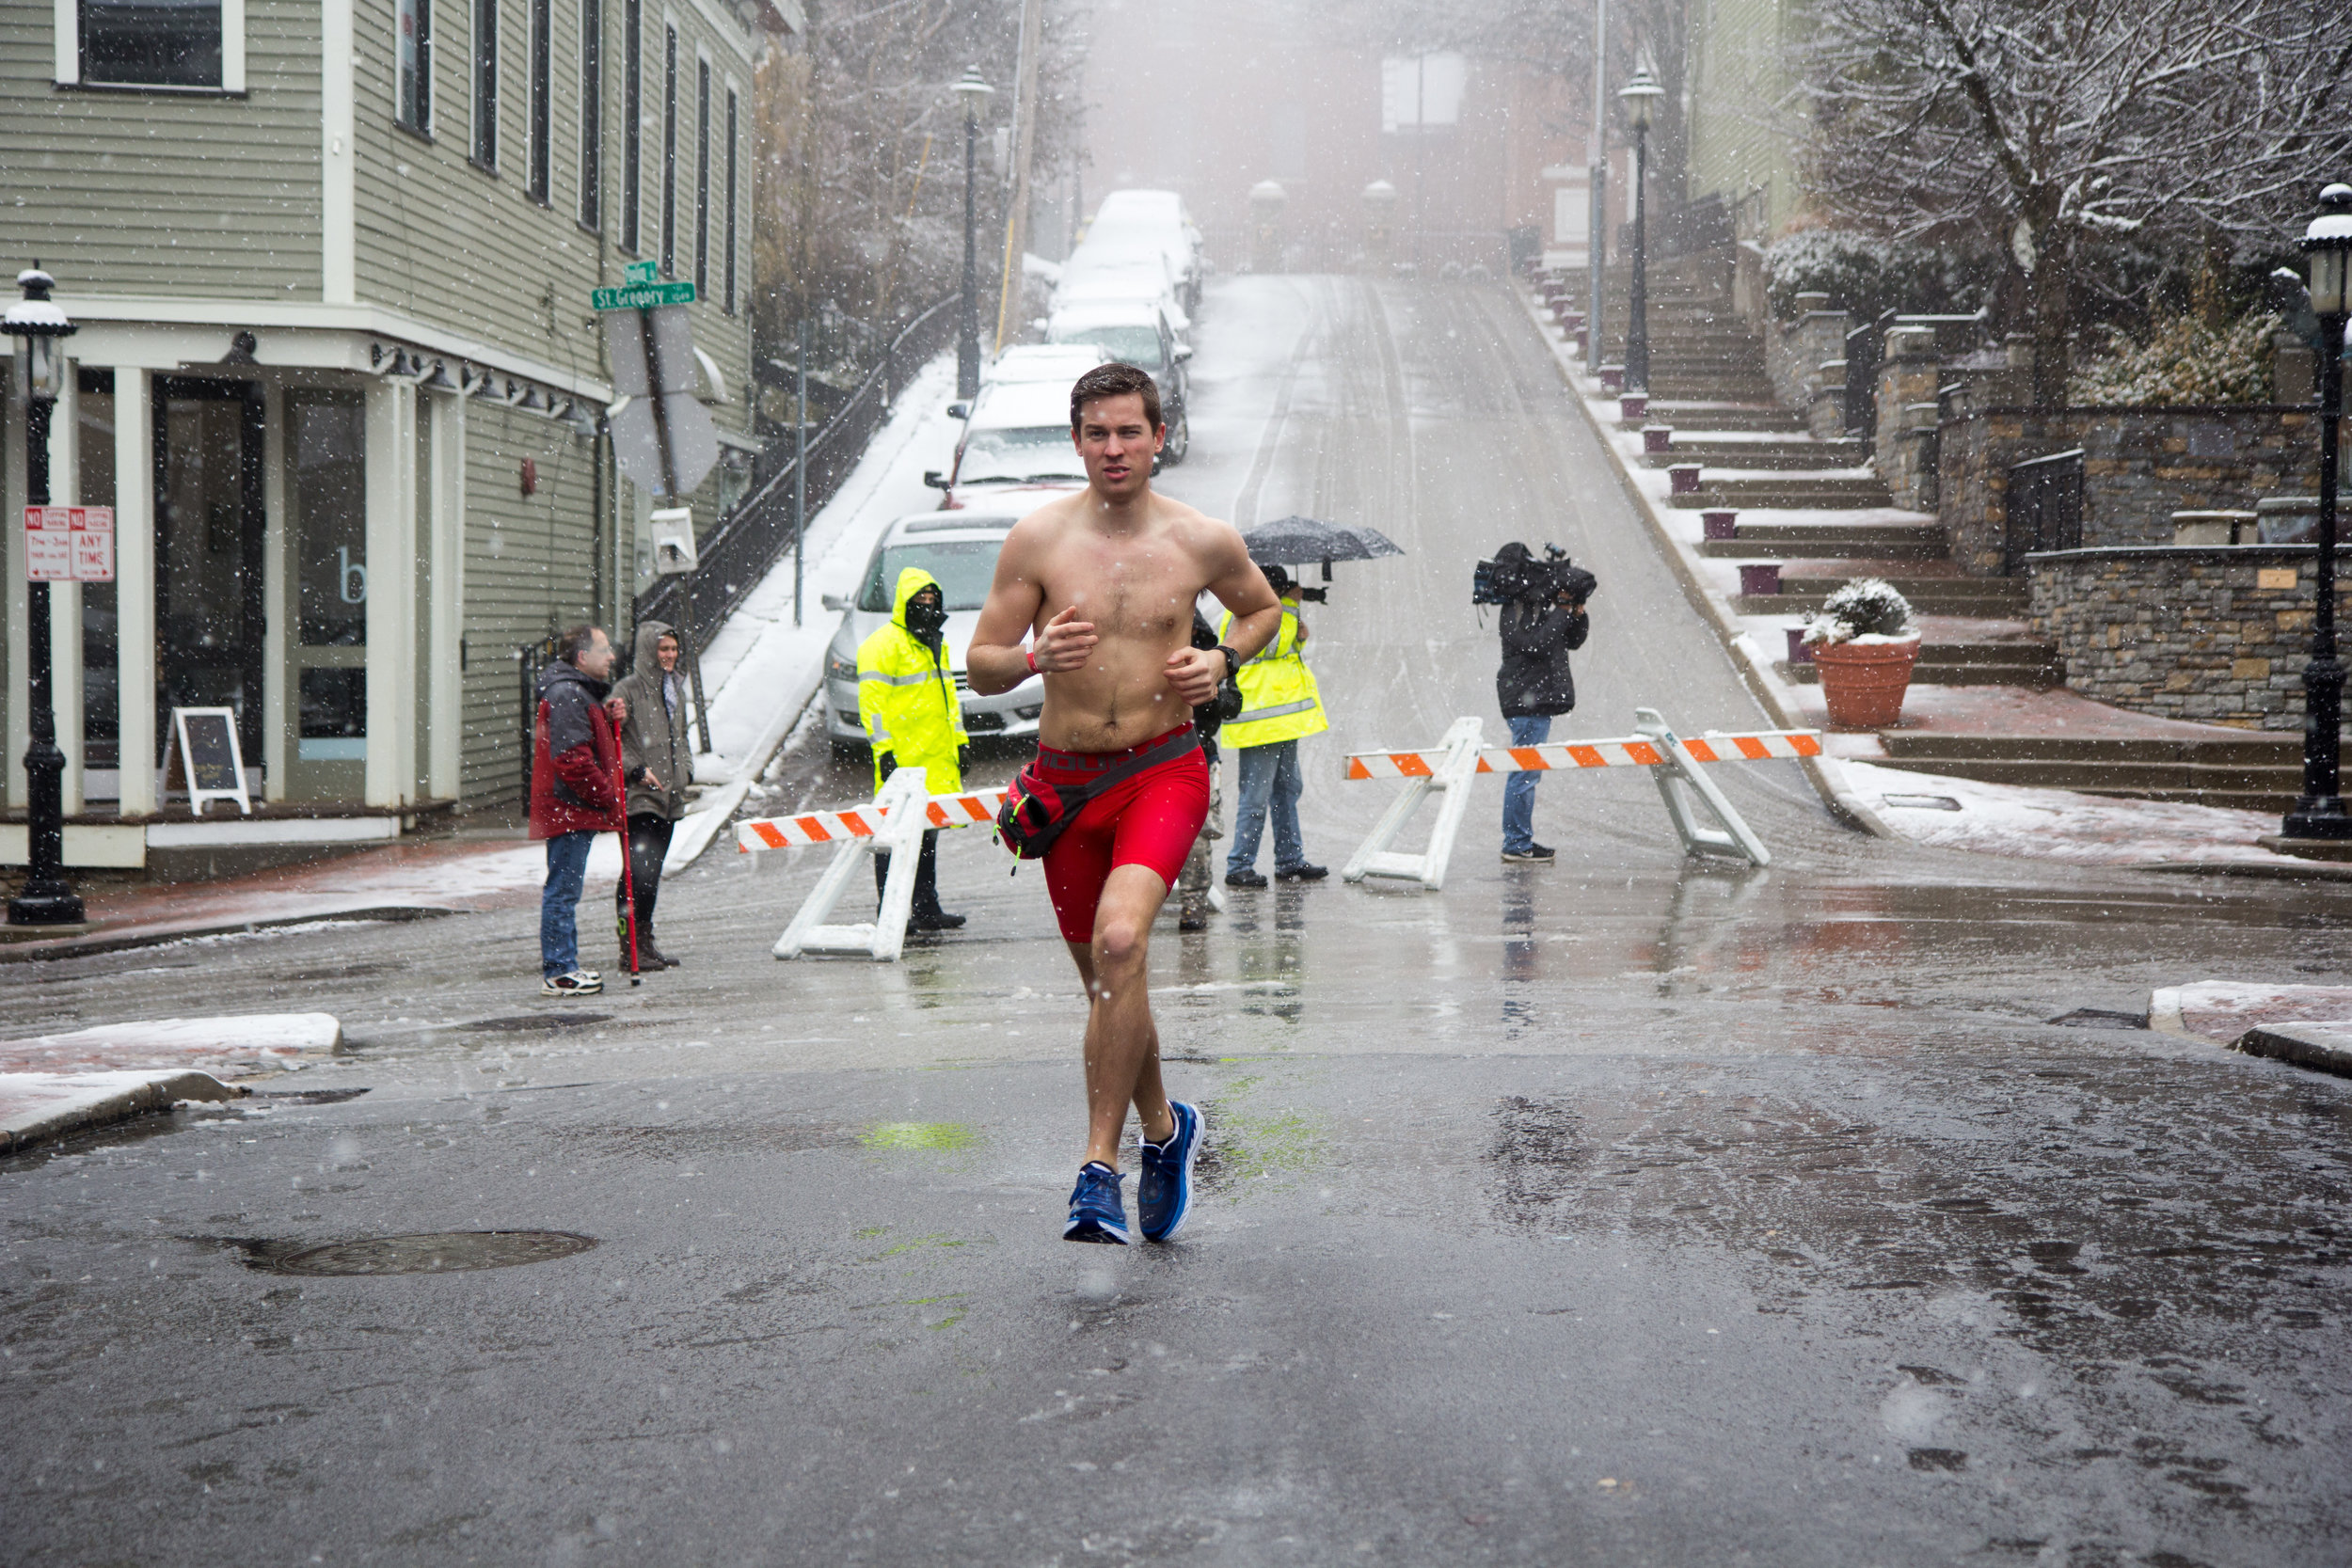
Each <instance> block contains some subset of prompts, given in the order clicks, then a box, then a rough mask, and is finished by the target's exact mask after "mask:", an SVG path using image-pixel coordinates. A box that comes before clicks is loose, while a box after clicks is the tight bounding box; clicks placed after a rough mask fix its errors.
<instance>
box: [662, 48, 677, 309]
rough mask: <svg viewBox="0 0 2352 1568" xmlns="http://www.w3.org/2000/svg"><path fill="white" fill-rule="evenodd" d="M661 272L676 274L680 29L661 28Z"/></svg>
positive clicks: (671, 275)
mask: <svg viewBox="0 0 2352 1568" xmlns="http://www.w3.org/2000/svg"><path fill="white" fill-rule="evenodd" d="M662 35H663V39H664V42H663V45H662V56H661V272H662V276H664V277H676V276H677V29H676V28H675V27H664V28H663V29H662Z"/></svg>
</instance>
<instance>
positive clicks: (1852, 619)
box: [1804, 578, 1919, 730]
mask: <svg viewBox="0 0 2352 1568" xmlns="http://www.w3.org/2000/svg"><path fill="white" fill-rule="evenodd" d="M1804 642H1805V646H1806V647H1808V648H1810V649H1812V650H1813V662H1814V663H1815V664H1816V665H1817V666H1819V667H1820V672H1821V697H1822V700H1823V701H1824V702H1825V703H1826V704H1827V705H1828V706H1829V721H1830V724H1831V726H1832V727H1833V728H1835V729H1841V730H1875V729H1879V728H1882V727H1883V726H1885V725H1888V724H1892V723H1894V722H1895V721H1897V720H1899V719H1900V718H1901V717H1902V713H1903V693H1904V692H1905V691H1907V690H1909V689H1910V687H1911V667H1912V665H1913V664H1915V662H1917V660H1918V657H1919V634H1918V632H1916V631H1915V630H1914V629H1913V628H1912V625H1911V601H1910V600H1908V599H1906V598H1904V597H1903V596H1902V594H1900V593H1899V591H1897V589H1896V587H1895V585H1894V584H1893V583H1891V582H1888V581H1886V580H1885V579H1884V578H1854V579H1853V580H1852V581H1851V582H1848V583H1846V584H1844V585H1843V586H1842V587H1840V588H1838V589H1837V590H1836V592H1835V593H1833V594H1830V596H1829V597H1828V598H1827V599H1824V600H1823V601H1822V602H1821V611H1820V614H1819V615H1818V616H1816V617H1815V618H1814V620H1813V623H1812V625H1810V626H1807V627H1806V628H1805V632H1804Z"/></svg>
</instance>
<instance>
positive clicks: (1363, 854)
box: [1340, 718, 1481, 891]
mask: <svg viewBox="0 0 2352 1568" xmlns="http://www.w3.org/2000/svg"><path fill="white" fill-rule="evenodd" d="M1480 728H1481V721H1479V720H1478V719H1476V718H1464V719H1456V720H1455V721H1454V724H1453V727H1452V728H1450V729H1448V730H1447V731H1446V732H1445V737H1444V738H1443V739H1442V740H1440V741H1439V742H1438V745H1439V746H1441V747H1442V748H1443V749H1444V756H1443V758H1442V759H1441V760H1440V761H1439V762H1438V766H1437V767H1435V768H1431V769H1430V771H1429V773H1428V775H1427V776H1426V777H1423V778H1418V779H1415V780H1414V781H1413V782H1412V783H1411V784H1407V785H1406V787H1405V791H1404V793H1403V794H1401V795H1399V796H1398V797H1397V798H1396V799H1395V800H1391V802H1390V803H1389V809H1388V810H1387V811H1385V812H1383V813H1382V814H1381V816H1380V820H1379V821H1378V822H1376V823H1375V824H1374V825H1373V830H1372V832H1370V833H1368V834H1366V835H1365V837H1364V841H1363V843H1361V844H1359V845H1358V846H1357V847H1356V853H1355V854H1353V855H1351V856H1349V857H1348V862H1347V864H1346V865H1345V866H1343V868H1342V869H1341V871H1340V879H1341V880H1342V881H1343V882H1360V881H1362V880H1363V879H1365V878H1367V877H1393V878H1396V879H1401V880H1405V881H1416V882H1419V883H1421V885H1422V886H1423V887H1425V888H1429V889H1431V890H1432V891H1435V890H1436V889H1438V888H1441V887H1443V886H1444V885H1445V869H1446V863H1447V862H1448V861H1449V860H1450V859H1452V858H1453V854H1454V835H1455V834H1456V833H1458V832H1460V831H1461V827H1462V814H1463V812H1465V811H1467V810H1468V809H1469V808H1470V790H1469V788H1468V785H1469V784H1470V780H1471V779H1472V778H1474V777H1476V776H1477V773H1478V741H1479V731H1480ZM1438 790H1442V791H1444V793H1445V800H1444V802H1443V803H1442V804H1441V805H1440V806H1439V807H1438V819H1437V821H1436V822H1434V823H1433V824H1431V826H1430V830H1429V847H1428V848H1427V849H1426V850H1424V851H1423V852H1422V853H1421V854H1418V855H1401V854H1397V853H1394V852H1393V851H1391V849H1390V848H1389V846H1390V845H1391V844H1394V843H1395V842H1396V840H1397V835H1398V834H1400V833H1402V832H1404V831H1405V824H1406V823H1407V822H1409V821H1411V820H1412V817H1413V814H1414V813H1415V812H1417V811H1419V810H1420V809H1421V804H1422V801H1423V800H1427V799H1429V797H1430V795H1431V793H1432V792H1433V791H1438Z"/></svg>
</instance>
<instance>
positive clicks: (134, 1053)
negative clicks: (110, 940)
mask: <svg viewBox="0 0 2352 1568" xmlns="http://www.w3.org/2000/svg"><path fill="white" fill-rule="evenodd" d="M342 1037H343V1028H342V1023H340V1022H337V1020H336V1018H335V1015H334V1014H332V1013H246V1014H236V1015H231V1016H230V1017H226V1018H159V1019H150V1020H143V1021H137V1022H128V1023H102V1024H100V1025H98V1026H97V1027H95V1028H90V1029H76V1030H73V1031H72V1033H70V1034H63V1035H39V1036H36V1037H33V1038H31V1039H22V1040H0V1073H61V1072H63V1073H73V1072H81V1073H87V1072H88V1071H89V1070H90V1069H130V1068H171V1069H180V1068H186V1067H190V1066H195V1065H199V1064H200V1065H202V1066H206V1067H212V1068H218V1069H241V1068H242V1069H252V1068H256V1067H286V1066H290V1065H293V1063H294V1061H295V1060H297V1059H299V1058H300V1057H303V1056H306V1055H328V1054H331V1053H333V1052H334V1051H335V1049H336V1047H338V1046H339V1045H341V1044H342Z"/></svg>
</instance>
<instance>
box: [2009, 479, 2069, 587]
mask: <svg viewBox="0 0 2352 1568" xmlns="http://www.w3.org/2000/svg"><path fill="white" fill-rule="evenodd" d="M2004 534H2005V537H2004V539H2003V545H2004V549H2003V552H2002V553H2003V557H2004V559H2003V562H2002V570H2003V571H2005V572H2007V573H2009V574H2010V576H2012V577H2013V576H2015V575H2016V573H2017V572H2018V570H2019V569H2020V568H2022V567H2023V566H2024V565H2025V563H2026V556H2028V555H2030V554H2032V553H2033V552H2035V551H2037V550H2078V549H2081V548H2082V547H2083V451H2082V449H2081V448H2080V447H2076V448H2075V449H2074V450H2073V451H2056V452H2052V453H2051V454H2050V455H2049V456H2047V457H2034V458H2028V459H2027V460H2026V461H2025V462H2023V463H2018V464H2014V465H2012V466H2011V467H2010V470H2009V492H2008V509H2007V522H2006V525H2005V527H2004Z"/></svg>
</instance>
